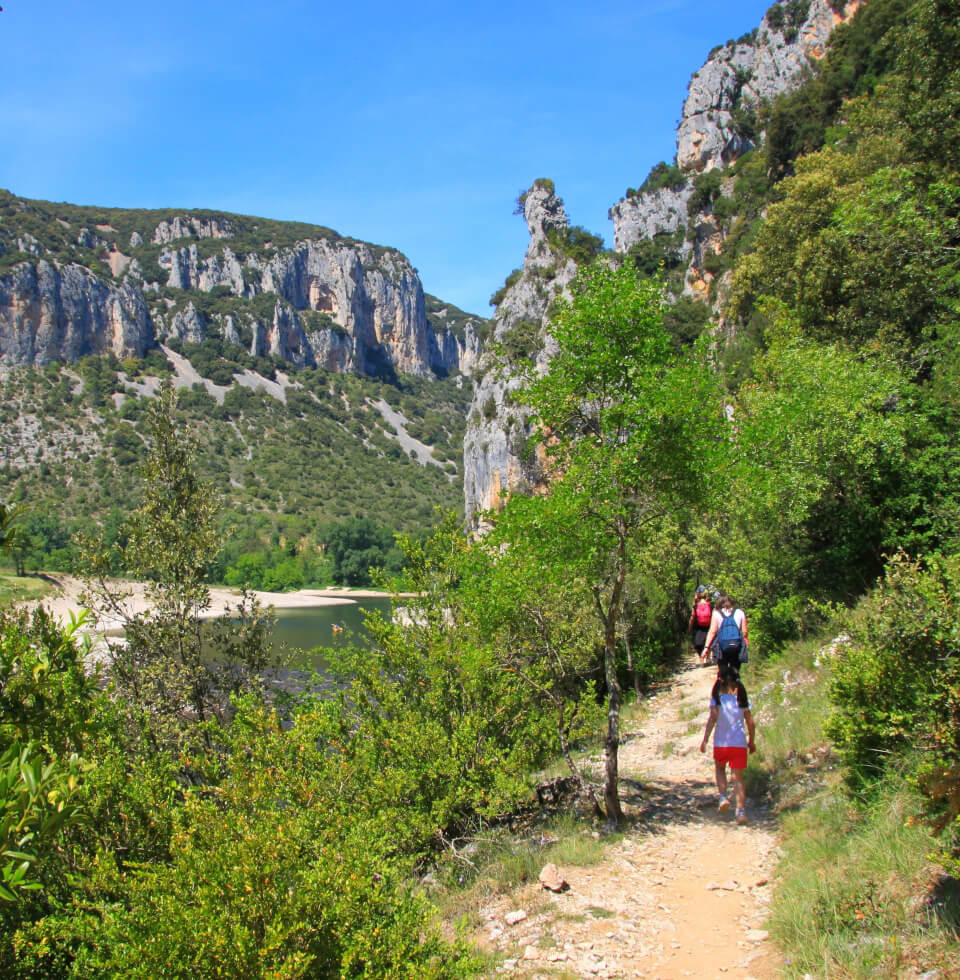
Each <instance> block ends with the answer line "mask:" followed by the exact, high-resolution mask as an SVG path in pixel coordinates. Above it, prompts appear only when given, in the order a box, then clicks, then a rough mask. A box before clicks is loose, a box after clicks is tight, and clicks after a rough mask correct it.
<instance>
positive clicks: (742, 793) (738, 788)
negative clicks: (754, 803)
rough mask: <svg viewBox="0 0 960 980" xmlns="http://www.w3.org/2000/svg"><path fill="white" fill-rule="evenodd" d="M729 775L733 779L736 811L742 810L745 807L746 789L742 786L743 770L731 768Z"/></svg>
mask: <svg viewBox="0 0 960 980" xmlns="http://www.w3.org/2000/svg"><path fill="white" fill-rule="evenodd" d="M730 775H731V776H732V777H733V787H734V793H736V796H737V809H738V810H742V809H743V808H744V807H745V806H746V805H747V787H746V786H744V784H743V770H742V769H734V768H733V766H731V767H730Z"/></svg>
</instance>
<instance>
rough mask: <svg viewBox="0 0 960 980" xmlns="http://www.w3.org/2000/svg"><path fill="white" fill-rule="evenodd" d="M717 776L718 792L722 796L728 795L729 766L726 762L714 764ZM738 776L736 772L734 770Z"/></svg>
mask: <svg viewBox="0 0 960 980" xmlns="http://www.w3.org/2000/svg"><path fill="white" fill-rule="evenodd" d="M713 767H714V770H715V771H716V776H717V792H718V793H719V794H720V795H721V796H726V795H727V764H726V763H725V762H715V763H714V764H713ZM732 771H733V773H734V774H736V770H735V769H734V770H732Z"/></svg>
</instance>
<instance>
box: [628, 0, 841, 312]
mask: <svg viewBox="0 0 960 980" xmlns="http://www.w3.org/2000/svg"><path fill="white" fill-rule="evenodd" d="M835 6H836V7H837V8H839V9H835ZM859 6H860V2H859V0H851V2H848V3H846V4H845V5H840V4H834V3H831V2H830V0H810V2H809V3H801V4H799V5H797V4H795V3H779V4H774V5H773V6H772V7H771V8H770V9H769V10H768V11H767V13H766V14H765V15H764V17H763V20H762V21H761V22H760V26H759V27H758V28H757V29H756V30H755V31H753V32H751V33H750V34H749V35H747V36H745V37H743V38H741V39H740V40H739V41H737V42H735V43H729V44H726V45H724V46H723V47H720V48H717V49H715V51H714V52H713V53H712V54H711V56H710V58H709V59H708V60H707V62H706V63H705V64H704V65H703V67H702V68H700V69H699V71H697V72H695V73H694V75H693V77H692V78H691V80H690V86H689V89H688V92H687V98H686V101H685V102H684V105H683V113H682V116H681V120H680V125H679V127H678V129H677V152H676V165H677V167H678V168H679V171H680V172H681V176H680V178H679V179H678V180H676V181H674V183H672V184H671V185H670V186H666V187H659V188H656V189H653V190H649V191H646V192H641V193H639V194H636V195H631V196H630V197H626V198H623V199H621V200H620V201H618V202H617V203H616V204H615V205H614V206H613V207H612V208H611V209H610V217H611V219H612V220H613V225H614V247H615V248H616V250H617V251H618V252H627V251H629V250H630V247H631V246H632V245H634V244H635V243H637V242H639V241H642V240H643V239H650V238H654V237H655V236H657V235H661V234H669V233H674V232H676V231H677V230H678V229H682V230H683V231H684V232H686V233H688V238H687V240H685V242H684V243H683V245H682V251H683V254H684V256H685V257H686V258H687V259H689V260H690V261H691V269H690V272H691V274H690V276H689V277H688V287H687V289H686V292H688V293H693V294H696V293H697V292H698V291H700V289H701V287H702V285H703V283H704V282H705V281H707V280H708V279H709V276H707V277H705V276H704V273H703V269H702V267H701V266H700V265H699V259H700V257H702V255H703V254H706V253H707V252H710V251H713V250H715V249H716V247H717V242H716V237H717V232H718V228H717V226H716V223H715V222H713V221H712V218H711V214H710V209H709V206H708V207H706V208H704V209H701V210H700V211H698V212H697V213H695V214H693V215H690V214H688V203H689V201H690V198H691V196H692V195H693V191H694V181H695V179H696V177H697V175H698V174H701V173H706V172H709V171H711V170H714V169H723V168H725V167H727V166H729V165H730V164H731V163H733V162H734V161H735V160H736V159H737V158H738V157H739V156H741V155H742V154H743V153H744V152H746V151H747V150H749V149H751V148H752V147H753V146H754V142H753V141H752V139H751V138H750V136H749V135H748V131H747V129H746V127H744V126H743V124H742V119H743V114H749V113H751V112H753V110H755V109H756V108H757V106H759V105H760V104H761V103H762V102H767V101H769V100H771V99H773V98H775V97H776V96H778V95H780V94H782V93H784V92H788V91H790V90H791V89H793V88H796V87H797V86H798V85H799V84H801V83H802V81H803V80H804V79H805V78H806V77H807V73H808V71H809V66H810V64H811V62H812V61H814V60H816V59H818V58H821V57H822V56H823V54H824V53H825V51H826V43H827V40H828V38H829V37H830V34H831V33H832V31H833V29H834V28H835V27H836V26H837V25H838V24H840V23H842V22H844V21H847V20H849V19H850V18H851V17H852V16H853V15H854V13H855V12H856V11H857V9H858V8H859ZM698 226H699V227H698Z"/></svg>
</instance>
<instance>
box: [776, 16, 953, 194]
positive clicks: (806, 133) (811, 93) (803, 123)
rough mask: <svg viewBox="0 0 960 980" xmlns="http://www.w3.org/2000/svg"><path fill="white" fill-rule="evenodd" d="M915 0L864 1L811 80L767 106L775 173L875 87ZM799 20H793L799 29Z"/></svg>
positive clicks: (818, 143) (819, 142)
mask: <svg viewBox="0 0 960 980" xmlns="http://www.w3.org/2000/svg"><path fill="white" fill-rule="evenodd" d="M791 6H792V5H791ZM912 6H913V0H874V2H871V3H869V4H864V5H863V6H862V7H861V9H860V10H858V11H857V13H856V15H855V16H854V18H853V19H852V21H851V22H850V23H849V24H841V25H840V26H838V27H837V29H836V30H835V31H834V32H833V34H832V35H831V37H830V41H829V45H828V52H827V56H826V58H825V59H824V60H823V62H822V63H821V64H820V66H819V68H818V69H817V71H816V73H815V74H814V76H813V77H812V78H811V80H810V81H809V82H808V83H807V84H806V85H804V86H802V87H800V88H799V89H796V90H795V91H793V92H790V93H787V94H785V95H781V96H780V97H779V98H778V99H776V100H774V102H773V103H772V104H770V105H768V106H765V107H762V109H761V113H760V121H761V125H762V129H763V130H764V132H765V133H766V146H765V153H766V157H767V169H768V170H769V171H770V172H771V173H773V174H775V175H782V174H785V173H788V172H789V170H790V168H791V167H792V165H793V163H794V161H795V160H796V159H797V157H798V156H800V155H801V154H802V153H809V152H811V151H813V150H818V149H820V148H821V147H822V146H823V144H824V141H825V139H826V134H827V131H828V127H829V126H831V125H832V124H833V123H834V122H835V121H836V119H837V116H838V113H839V111H840V107H841V105H842V104H843V100H844V99H846V98H850V97H851V96H855V95H860V94H862V93H865V92H870V91H872V90H873V88H874V86H875V85H876V84H877V83H878V82H879V81H880V80H881V79H882V78H883V77H884V75H885V74H886V73H887V72H889V71H890V69H891V68H892V67H893V63H894V59H895V58H896V55H897V47H898V46H897V43H896V42H895V41H893V40H892V38H893V32H894V31H895V30H898V29H900V28H901V27H902V26H903V25H904V24H906V23H907V21H908V18H909V12H910V8H911V7H912ZM778 10H779V11H780V12H781V13H780V15H779V16H781V17H784V18H786V16H787V9H786V8H785V6H784V5H782V4H781V5H775V6H774V7H772V8H771V10H770V11H769V12H768V17H769V16H770V15H771V14H773V15H774V16H777V15H776V14H775V11H778ZM948 19H949V18H948ZM771 26H772V25H771ZM796 26H797V25H796V24H791V28H793V29H795V27H796ZM888 35H889V36H888Z"/></svg>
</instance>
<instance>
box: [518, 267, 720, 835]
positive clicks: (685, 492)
mask: <svg viewBox="0 0 960 980" xmlns="http://www.w3.org/2000/svg"><path fill="white" fill-rule="evenodd" d="M550 333H551V335H552V337H553V340H554V342H555V344H556V348H557V350H556V354H555V355H554V357H553V359H552V360H551V362H550V365H549V367H548V369H547V371H546V373H545V374H544V375H543V376H542V377H539V378H535V379H533V380H532V381H530V382H529V383H528V385H527V386H526V388H525V389H524V391H523V392H522V394H521V397H522V399H523V400H524V401H525V402H526V403H527V404H529V405H530V406H531V407H532V409H533V410H534V413H535V420H536V423H537V424H538V427H539V437H538V438H539V444H540V446H541V447H542V449H543V451H544V453H545V457H546V460H547V461H548V463H549V466H550V468H551V470H552V472H553V473H554V474H555V479H554V480H553V482H552V483H551V484H550V487H549V490H548V497H549V504H546V503H544V504H543V505H542V509H541V513H540V514H539V516H538V518H537V519H536V520H535V521H534V522H533V523H532V525H528V526H529V527H530V531H529V532H528V533H526V535H525V537H524V538H523V539H520V538H517V539H513V540H511V541H510V542H509V547H511V548H514V547H516V548H529V547H535V548H536V549H538V551H539V553H540V560H541V561H542V562H544V563H553V565H554V566H555V567H556V568H562V569H563V571H564V573H565V574H566V575H567V576H568V577H569V580H570V582H578V581H579V582H582V583H583V588H584V589H585V590H586V593H587V595H588V596H589V598H590V602H591V605H592V609H593V615H594V616H595V622H596V624H597V633H596V634H595V639H596V641H597V644H598V646H599V647H600V648H601V649H602V651H603V668H604V677H605V682H606V690H607V734H606V741H605V787H604V801H605V805H606V812H607V818H608V820H610V821H611V822H613V823H619V822H620V820H621V819H622V812H621V809H620V799H619V791H618V749H619V741H620V708H621V702H622V693H621V689H620V682H619V680H618V678H617V637H618V627H619V625H620V623H621V620H622V613H623V606H624V602H625V583H626V580H627V575H628V572H629V571H630V568H631V564H632V561H633V555H634V549H635V540H636V538H637V536H638V535H641V534H644V533H651V532H653V531H654V530H655V528H656V527H657V526H658V524H659V523H661V522H662V521H664V520H665V519H667V518H668V517H669V516H670V515H671V514H674V513H676V512H679V511H681V510H683V509H684V508H687V507H690V506H691V505H694V504H696V503H697V502H698V501H700V500H701V499H702V498H703V497H704V496H705V494H706V493H707V492H708V487H709V484H710V474H711V472H712V469H713V467H712V466H711V464H710V458H711V457H712V456H713V455H714V454H715V453H716V452H717V451H718V450H719V449H720V448H721V447H722V433H723V432H724V431H725V430H724V426H723V415H722V411H721V407H722V406H721V400H720V397H719V391H718V387H717V383H716V380H715V378H714V376H713V374H712V373H711V372H710V371H709V370H708V368H707V366H706V362H705V359H704V358H702V357H696V356H690V355H689V354H687V355H684V356H683V357H680V356H678V355H677V354H676V353H674V351H673V348H672V346H671V342H670V336H669V334H668V332H667V331H666V330H665V328H664V326H663V299H662V286H661V284H660V283H659V282H658V281H656V280H647V281H640V280H639V279H638V278H637V274H636V271H635V269H634V268H633V266H632V264H628V265H627V264H625V265H622V266H620V267H619V268H610V267H609V266H607V265H599V266H596V267H591V268H589V269H585V270H582V271H581V273H580V275H579V277H578V279H577V280H576V282H575V284H574V287H573V299H572V300H571V301H569V302H561V303H560V306H559V310H558V312H557V314H556V316H555V318H554V320H553V321H552V324H551V327H550ZM718 434H719V435H718ZM508 506H509V505H508Z"/></svg>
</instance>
